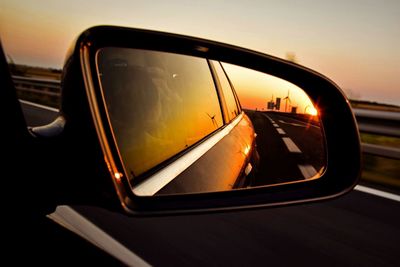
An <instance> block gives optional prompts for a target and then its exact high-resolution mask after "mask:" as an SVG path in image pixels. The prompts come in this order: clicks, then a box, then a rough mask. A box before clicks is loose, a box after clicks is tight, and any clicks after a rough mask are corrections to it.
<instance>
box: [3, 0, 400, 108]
mask: <svg viewBox="0 0 400 267" xmlns="http://www.w3.org/2000/svg"><path fill="white" fill-rule="evenodd" d="M192 2H194V1H182V0H180V1H178V0H171V1H161V0H153V1H134V0H120V1H111V0H97V1H94V0H93V1H89V0H88V1H78V0H69V1H54V0H41V1H40V0H37V1H35V0H32V1H22V0H2V2H1V4H0V38H1V40H2V43H3V46H4V48H5V50H6V53H7V54H8V55H9V56H10V57H11V58H12V59H13V60H14V61H15V62H17V63H22V64H31V65H40V66H49V67H57V68H61V67H62V64H63V61H64V56H65V52H66V50H67V48H68V47H69V45H70V42H71V41H72V40H73V39H74V38H75V37H76V36H77V35H78V34H79V33H80V32H82V31H83V30H84V29H86V28H88V27H90V26H94V25H98V24H113V25H122V26H130V27H138V28H146V29H155V30H162V31H168V32H175V33H182V34H187V35H193V36H198V37H203V38H207V39H212V40H217V41H222V42H227V43H231V44H235V45H239V46H243V47H247V48H250V49H254V50H257V51H261V52H264V53H267V54H271V55H275V56H278V57H282V58H284V57H285V55H286V53H287V52H294V53H295V54H296V57H297V59H298V61H299V63H300V64H302V65H305V66H307V67H309V68H312V69H315V70H317V71H318V72H321V73H323V74H324V75H326V76H328V77H329V78H331V79H332V80H333V81H335V82H336V83H337V84H338V85H339V86H340V87H341V88H343V89H344V90H345V91H346V92H347V93H348V94H349V96H350V97H353V98H361V99H367V100H374V101H380V102H386V103H392V104H397V105H400V75H399V71H400V52H399V50H398V46H399V44H400V27H399V25H400V1H397V0H386V1H373V0H348V1H330V0H320V1H312V0H305V1H289V0H280V1H261V0H259V1H257V0H256V1H251V2H247V1H235V0H231V1H229V4H227V2H226V1H221V0H215V1H201V2H197V3H192Z"/></svg>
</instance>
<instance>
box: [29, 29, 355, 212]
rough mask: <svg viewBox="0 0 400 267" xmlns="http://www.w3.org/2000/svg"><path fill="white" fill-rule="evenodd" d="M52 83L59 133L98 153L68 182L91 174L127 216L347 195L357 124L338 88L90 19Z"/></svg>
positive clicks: (284, 65) (196, 44) (300, 73)
mask: <svg viewBox="0 0 400 267" xmlns="http://www.w3.org/2000/svg"><path fill="white" fill-rule="evenodd" d="M62 86H63V88H62V105H61V111H60V116H62V117H63V120H62V121H63V125H62V128H63V129H64V132H63V133H62V134H61V135H63V137H62V138H59V139H60V140H63V141H65V142H67V143H68V142H69V143H73V142H75V141H74V140H78V139H79V136H80V135H81V136H84V137H85V136H86V137H89V136H92V137H93V136H95V138H94V139H95V140H94V141H93V138H92V140H91V142H92V143H94V144H95V146H97V149H93V151H96V153H100V154H101V156H96V158H97V159H99V161H98V162H92V161H93V160H88V161H91V164H90V166H96V164H98V166H106V168H101V167H99V168H97V169H95V168H93V173H92V174H90V170H89V171H86V172H85V176H84V177H79V179H78V178H76V179H75V178H74V177H70V178H69V179H70V181H69V183H71V184H74V183H75V185H76V187H77V188H79V187H80V184H81V185H83V184H85V185H89V186H87V187H82V188H86V189H84V190H90V183H96V182H95V181H96V179H99V183H98V184H96V185H93V188H94V187H96V188H97V189H98V190H97V191H104V192H108V193H109V192H110V191H113V193H115V199H116V200H118V201H117V202H118V203H119V204H118V205H120V207H122V208H123V209H124V210H125V211H127V212H128V213H130V214H148V213H150V214H153V213H171V212H173V213H179V212H187V211H204V210H225V209H238V208H246V207H260V206H276V205H283V204H293V203H301V202H307V201H315V200H321V199H327V198H332V197H335V196H339V195H341V194H344V193H346V192H348V191H350V190H351V189H352V187H353V186H354V185H355V184H356V182H357V179H358V176H359V173H360V142H359V135H358V130H357V126H356V122H355V119H354V115H353V113H352V111H351V108H350V106H349V102H348V101H347V99H346V97H345V96H344V95H343V93H342V92H341V90H340V89H339V88H338V87H337V86H336V85H335V84H334V83H333V82H332V81H330V80H329V79H327V78H326V77H324V76H322V75H321V74H318V73H316V72H314V71H312V70H309V69H307V68H305V67H302V66H300V65H297V64H294V63H291V62H288V61H285V60H281V59H278V58H275V57H272V56H269V55H265V54H262V53H258V52H254V51H251V50H247V49H244V48H239V47H235V46H231V45H227V44H223V43H218V42H213V41H209V40H204V39H199V38H194V37H188V36H182V35H175V34H169V33H162V32H155V31H147V30H139V29H131V28H121V27H113V26H98V27H94V28H90V29H88V30H86V31H85V32H84V33H82V34H81V35H80V36H79V37H78V39H77V41H76V42H75V43H74V45H73V47H72V48H71V50H70V51H69V54H68V56H67V59H66V64H65V67H64V73H63V80H62ZM85 112H86V113H87V114H90V115H89V116H84V115H82V114H84V113H85ZM55 127H58V128H60V125H56V126H55ZM43 131H47V130H46V129H44V130H43V128H41V129H36V130H35V128H33V129H32V132H33V133H34V134H35V135H36V136H41V135H43V136H44V135H45V134H43ZM58 132H60V131H58ZM87 132H92V133H93V134H92V135H91V134H89V133H87ZM58 134H59V133H58ZM59 135H60V134H59ZM84 137H82V138H83V139H84ZM82 138H81V139H82ZM82 141H83V142H82ZM60 142H61V141H60ZM80 142H81V145H80V147H81V149H82V150H88V149H92V146H88V147H86V146H85V141H84V140H80ZM84 154H85V155H86V154H90V151H89V152H88V151H86V153H84ZM81 164H82V163H81ZM83 164H84V163H83ZM78 165H79V164H78ZM72 168H73V166H72ZM88 176H90V178H86V177H88ZM84 179H87V181H91V182H87V181H83V180H84ZM100 180H101V181H100ZM105 180H107V181H105ZM71 181H72V182H71ZM108 182H111V183H108ZM111 184H112V185H113V188H110V187H111ZM102 187H108V188H104V190H103V189H102ZM69 188H74V186H73V185H70V186H69ZM82 188H81V189H80V190H81V191H82ZM99 188H100V189H99ZM77 190H78V189H77ZM83 194H84V193H83ZM105 195H107V194H105ZM109 195H110V194H109ZM111 195H112V194H111ZM99 198H100V197H99ZM60 204H62V203H60Z"/></svg>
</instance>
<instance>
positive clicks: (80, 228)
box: [47, 206, 151, 267]
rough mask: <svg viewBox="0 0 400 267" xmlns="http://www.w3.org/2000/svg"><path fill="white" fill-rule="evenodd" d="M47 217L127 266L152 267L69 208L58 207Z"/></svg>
mask: <svg viewBox="0 0 400 267" xmlns="http://www.w3.org/2000/svg"><path fill="white" fill-rule="evenodd" d="M47 217H48V218H50V219H52V220H53V221H55V222H56V223H58V224H60V225H61V226H63V227H65V228H67V229H68V230H70V231H71V232H74V233H75V234H77V235H79V236H81V237H82V238H84V239H86V240H87V241H89V242H90V243H92V244H93V245H95V246H97V247H99V248H100V249H102V250H104V251H106V252H108V253H110V254H111V255H113V256H114V257H115V258H117V259H119V260H120V261H121V262H123V263H124V264H126V265H127V266H146V267H147V266H151V265H150V264H148V263H147V262H146V261H145V260H143V259H142V258H140V257H139V256H138V255H136V254H135V253H133V251H132V250H129V249H128V248H127V247H125V246H124V245H122V244H121V243H120V242H118V241H117V240H115V239H114V238H113V237H112V236H110V235H109V234H107V233H106V232H105V231H103V230H102V229H100V228H99V227H98V226H97V225H95V224H94V223H92V222H91V221H89V220H88V219H86V218H85V217H83V216H82V215H81V214H79V213H78V212H77V211H75V210H74V209H72V208H71V207H69V206H58V207H57V208H56V210H55V211H54V212H53V213H51V214H49V215H47Z"/></svg>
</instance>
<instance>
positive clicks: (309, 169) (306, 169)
mask: <svg viewBox="0 0 400 267" xmlns="http://www.w3.org/2000/svg"><path fill="white" fill-rule="evenodd" d="M297 167H299V169H300V171H301V174H303V177H304V179H308V178H311V177H313V176H314V175H316V174H317V170H316V169H315V168H314V167H313V166H311V165H308V164H306V165H300V164H299V165H297Z"/></svg>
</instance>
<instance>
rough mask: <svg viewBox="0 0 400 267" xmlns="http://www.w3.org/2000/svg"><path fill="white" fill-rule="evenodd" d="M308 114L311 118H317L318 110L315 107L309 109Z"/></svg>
mask: <svg viewBox="0 0 400 267" xmlns="http://www.w3.org/2000/svg"><path fill="white" fill-rule="evenodd" d="M307 112H308V114H310V115H311V116H317V115H318V110H317V109H316V108H314V107H310V108H309V109H307Z"/></svg>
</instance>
